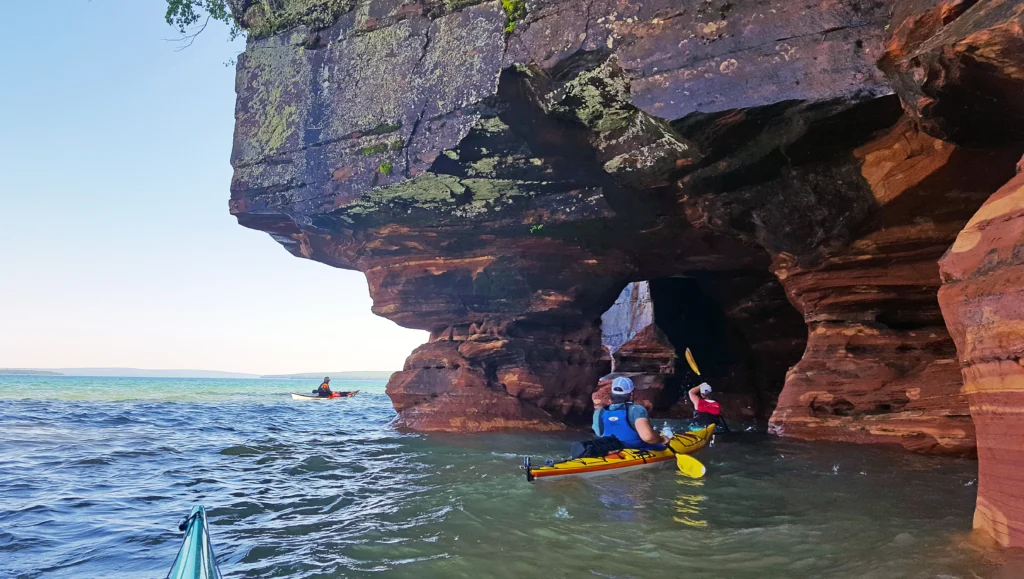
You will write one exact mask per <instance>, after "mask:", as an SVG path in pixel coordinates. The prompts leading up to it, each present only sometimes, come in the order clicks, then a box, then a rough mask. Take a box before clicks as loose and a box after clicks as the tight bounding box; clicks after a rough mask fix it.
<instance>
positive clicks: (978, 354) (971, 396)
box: [939, 174, 1024, 547]
mask: <svg viewBox="0 0 1024 579" xmlns="http://www.w3.org/2000/svg"><path fill="white" fill-rule="evenodd" d="M941 271H942V279H943V286H942V289H941V290H940V291H939V302H940V303H941V304H942V311H943V313H944V314H945V315H946V322H947V324H948V325H949V330H950V333H951V334H952V336H953V339H954V340H955V341H956V345H957V351H958V352H959V355H960V363H961V364H962V366H963V382H964V389H963V391H964V393H965V394H966V395H967V398H968V400H969V401H970V406H971V415H972V417H973V419H974V425H975V428H977V431H978V459H979V461H978V505H977V510H976V511H975V515H974V526H975V528H979V529H982V530H983V531H985V532H987V533H988V534H990V535H991V536H993V537H994V538H995V539H996V540H997V541H999V543H1000V544H1003V545H1006V546H1017V547H1020V546H1024V491H1022V489H1024V485H1022V484H1021V472H1022V468H1024V429H1022V428H1021V426H1022V421H1021V418H1020V416H1021V412H1022V411H1024V174H1019V175H1017V176H1016V177H1014V178H1013V179H1011V180H1010V181H1009V182H1008V183H1007V184H1006V185H1005V186H1004V187H1002V188H1001V189H999V191H997V192H996V193H995V194H994V195H992V197H991V198H989V199H988V201H986V202H985V204H984V205H983V206H982V207H981V209H979V210H978V212H977V213H976V214H975V215H974V217H972V218H971V220H970V222H969V223H968V224H967V226H966V227H964V229H963V231H961V232H960V234H959V235H958V236H957V238H956V243H954V244H953V246H952V247H951V248H950V249H949V252H948V253H947V254H946V255H945V256H944V257H943V258H942V261H941Z"/></svg>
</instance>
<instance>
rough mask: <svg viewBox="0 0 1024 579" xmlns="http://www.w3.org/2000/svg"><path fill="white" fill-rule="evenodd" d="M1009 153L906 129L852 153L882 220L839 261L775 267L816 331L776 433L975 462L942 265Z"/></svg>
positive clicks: (821, 255) (778, 414) (816, 259)
mask: <svg viewBox="0 0 1024 579" xmlns="http://www.w3.org/2000/svg"><path fill="white" fill-rule="evenodd" d="M1014 154H1015V153H1014V152H1013V151H1004V150H999V151H986V150H972V149H965V148H960V147H957V146H955V145H953V144H950V143H947V142H943V141H939V140H937V139H934V138H932V137H930V136H928V135H925V134H924V133H922V132H920V131H918V129H917V128H916V125H915V124H914V123H911V122H906V121H904V122H901V123H899V124H897V125H896V126H894V127H893V128H892V129H890V130H888V131H886V132H884V133H881V134H879V136H878V137H877V138H875V139H874V140H872V141H870V142H868V143H866V144H864V145H863V146H861V147H858V148H857V149H855V150H854V151H853V158H854V159H855V162H856V163H857V164H858V165H859V170H860V173H861V174H862V175H863V177H864V180H865V182H866V184H867V185H868V186H869V187H870V190H871V192H872V195H873V196H874V198H875V200H876V202H877V203H878V205H879V206H880V211H877V212H876V213H875V215H874V219H873V220H869V221H867V222H865V223H863V227H864V229H863V230H862V232H861V233H860V235H859V236H858V237H857V238H856V239H854V240H853V241H852V242H851V243H849V244H847V245H845V246H844V247H842V248H841V249H840V250H838V251H835V250H829V249H828V248H827V247H823V248H822V249H821V250H820V251H819V252H818V253H817V255H815V256H813V257H810V258H808V257H804V258H802V259H801V258H797V257H795V256H792V255H787V254H779V255H778V256H777V257H776V261H775V263H774V265H773V269H774V270H775V272H776V274H777V275H778V276H779V279H781V280H782V283H783V285H784V286H785V287H786V290H787V292H788V293H789V295H790V300H791V301H792V302H793V304H794V305H795V306H797V308H798V309H799V310H800V311H802V312H803V314H804V318H805V320H806V321H807V324H808V330H809V334H808V336H809V337H808V346H807V352H806V353H805V354H804V357H803V359H802V360H801V361H800V362H799V363H798V364H797V365H796V366H794V367H793V368H792V369H791V370H790V371H789V374H788V376H787V380H786V389H785V392H784V394H783V397H782V398H781V399H780V400H779V405H778V408H777V409H776V410H775V414H774V416H773V418H772V427H773V430H774V431H775V432H777V433H780V434H787V435H790V436H798V437H801V438H812V439H814V438H819V439H839V440H849V441H856V442H869V441H875V442H878V441H886V440H889V441H896V442H899V443H900V444H902V445H904V446H906V447H908V448H910V449H914V450H926V451H931V452H944V453H953V454H971V453H973V451H974V427H973V424H972V423H971V419H970V414H969V412H968V408H967V404H966V399H965V397H964V395H963V394H962V393H961V392H960V386H961V381H960V378H959V367H958V366H957V364H956V360H955V352H954V347H953V343H952V341H951V340H950V338H949V334H948V333H947V332H946V328H945V325H944V322H943V319H942V315H941V312H940V311H939V308H938V304H937V303H936V300H935V292H936V291H937V290H938V286H939V276H938V266H937V263H936V261H937V260H938V258H939V257H940V256H941V255H942V253H943V252H944V251H945V250H946V248H947V247H949V245H950V244H951V243H952V241H953V240H954V239H955V237H956V235H957V233H958V232H959V231H960V229H961V228H962V227H963V225H964V224H965V223H966V222H967V220H968V219H969V218H970V215H971V211H972V208H973V207H976V206H978V205H979V204H980V203H981V202H982V201H983V200H984V199H985V198H986V197H987V195H988V192H989V191H992V190H994V189H995V188H997V187H998V186H999V183H1000V182H1001V181H1005V179H1006V178H1007V177H1008V176H1009V174H1010V172H1011V171H1012V167H1013V161H1012V159H1013V156H1014ZM980 166H984V167H988V168H989V170H987V171H984V172H979V171H977V170H976V169H975V168H976V167H980Z"/></svg>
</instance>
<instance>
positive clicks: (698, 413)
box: [689, 382, 729, 432]
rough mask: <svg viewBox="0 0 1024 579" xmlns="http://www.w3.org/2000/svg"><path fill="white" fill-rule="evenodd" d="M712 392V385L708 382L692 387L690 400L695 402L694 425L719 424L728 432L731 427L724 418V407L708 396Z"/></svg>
mask: <svg viewBox="0 0 1024 579" xmlns="http://www.w3.org/2000/svg"><path fill="white" fill-rule="evenodd" d="M710 394H711V385H710V384H708V383H707V382H704V383H702V384H700V385H699V386H694V387H693V388H690V392H689V395H690V402H693V408H694V413H693V425H694V426H698V427H700V428H703V427H705V426H708V425H709V424H717V425H719V426H721V427H722V430H724V431H726V432H728V431H729V428H728V427H727V426H726V425H725V420H723V419H722V407H721V405H719V404H718V402H716V401H714V400H712V399H710V398H708V396H709V395H710Z"/></svg>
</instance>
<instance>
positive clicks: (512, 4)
mask: <svg viewBox="0 0 1024 579" xmlns="http://www.w3.org/2000/svg"><path fill="white" fill-rule="evenodd" d="M501 8H502V9H503V10H504V11H505V34H512V33H513V32H515V30H516V22H519V21H520V20H522V19H523V18H526V2H525V0H501Z"/></svg>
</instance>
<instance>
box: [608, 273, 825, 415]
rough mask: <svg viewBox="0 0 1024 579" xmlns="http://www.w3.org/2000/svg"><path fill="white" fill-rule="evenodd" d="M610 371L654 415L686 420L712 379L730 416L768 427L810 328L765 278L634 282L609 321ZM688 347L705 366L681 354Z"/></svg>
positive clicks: (727, 276)
mask: <svg viewBox="0 0 1024 579" xmlns="http://www.w3.org/2000/svg"><path fill="white" fill-rule="evenodd" d="M602 334H603V336H604V339H605V346H606V347H607V348H608V349H609V352H610V353H611V358H612V367H613V373H612V375H619V374H622V375H627V376H630V377H631V378H632V379H633V381H634V383H635V384H636V387H637V399H638V401H641V402H647V403H649V405H650V406H651V407H652V411H653V413H654V415H655V416H664V417H680V418H682V417H688V416H690V413H691V412H692V410H693V409H692V407H690V406H689V405H688V403H687V402H686V396H685V392H686V390H687V389H689V388H691V387H693V386H696V385H697V384H700V383H701V382H704V381H706V382H708V383H710V384H711V385H712V387H713V388H714V389H715V391H716V393H717V394H716V399H717V400H719V401H720V402H721V403H722V406H723V413H725V415H726V417H727V418H728V419H730V420H731V421H739V422H757V423H759V424H762V425H763V424H766V423H767V420H768V418H769V417H770V416H771V413H772V410H774V408H775V404H776V402H777V400H778V396H779V393H780V392H781V391H782V386H783V384H784V382H785V377H786V371H787V370H788V369H789V368H790V367H791V366H792V365H794V364H796V363H797V361H799V360H800V357H801V356H802V355H803V351H804V347H805V346H806V342H807V327H806V325H805V324H804V321H803V317H802V316H800V314H799V313H798V312H797V311H796V309H794V308H793V306H792V305H791V304H790V303H789V301H788V300H787V299H786V296H785V293H784V291H783V289H782V286H781V285H780V284H779V282H778V280H777V279H776V278H775V277H774V276H772V275H770V274H768V273H767V272H765V273H760V272H755V273H748V272H744V273H735V272H730V273H727V274H726V273H696V274H690V275H685V276H675V277H669V278H660V279H654V280H650V281H645V282H636V283H633V284H630V285H629V286H627V287H626V289H625V290H623V293H622V294H621V295H620V296H619V299H618V300H617V301H616V303H615V305H614V306H612V308H611V309H609V310H608V312H607V313H606V314H605V315H604V316H603V317H602ZM686 348H689V349H690V351H691V352H692V353H693V356H694V358H695V360H696V362H697V365H698V367H699V369H700V371H701V375H700V376H697V375H696V374H695V373H694V372H693V371H692V370H691V369H690V368H689V366H688V365H687V363H686V360H685V358H684V356H683V354H684V352H685V351H686Z"/></svg>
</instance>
